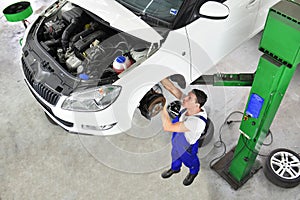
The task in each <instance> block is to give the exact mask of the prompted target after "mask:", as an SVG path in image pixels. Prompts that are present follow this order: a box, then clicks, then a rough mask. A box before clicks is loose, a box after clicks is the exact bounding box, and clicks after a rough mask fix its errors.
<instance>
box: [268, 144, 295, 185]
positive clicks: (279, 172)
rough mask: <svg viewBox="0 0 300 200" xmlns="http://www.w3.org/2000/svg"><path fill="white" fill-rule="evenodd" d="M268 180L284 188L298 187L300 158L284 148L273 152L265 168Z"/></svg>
mask: <svg viewBox="0 0 300 200" xmlns="http://www.w3.org/2000/svg"><path fill="white" fill-rule="evenodd" d="M264 174H265V176H266V178H267V179H268V180H269V181H270V182H272V183H274V184H275V185H277V186H280V187H283V188H292V187H296V186H297V185H299V183H300V156H299V154H297V153H295V152H293V151H291V150H289V149H284V148H279V149H275V150H273V151H272V152H271V153H270V154H269V156H268V157H267V159H266V162H265V166H264Z"/></svg>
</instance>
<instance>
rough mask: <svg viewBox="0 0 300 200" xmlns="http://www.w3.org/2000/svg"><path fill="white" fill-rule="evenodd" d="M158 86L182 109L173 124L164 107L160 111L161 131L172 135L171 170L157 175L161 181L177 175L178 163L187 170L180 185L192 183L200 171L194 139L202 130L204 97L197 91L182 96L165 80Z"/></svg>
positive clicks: (204, 95) (205, 115) (203, 127)
mask: <svg viewBox="0 0 300 200" xmlns="http://www.w3.org/2000/svg"><path fill="white" fill-rule="evenodd" d="M161 83H162V85H163V86H164V87H165V88H166V89H167V90H168V91H170V92H171V93H172V94H173V95H174V96H175V97H176V98H177V99H179V100H182V107H183V109H182V110H181V111H180V114H179V116H177V117H176V118H175V119H174V120H173V121H171V119H170V116H169V114H168V111H167V107H166V104H165V106H164V109H163V110H162V124H163V128H164V130H165V131H169V132H173V136H172V152H171V156H172V164H171V168H170V169H169V170H167V171H165V172H163V173H162V174H161V176H162V178H169V177H171V176H172V175H173V174H175V173H178V172H180V168H181V166H182V163H183V164H184V165H185V166H187V167H188V168H189V173H188V175H187V176H186V177H185V179H184V181H183V184H184V185H185V186H188V185H190V184H192V183H193V181H194V179H195V177H196V176H197V175H198V172H199V170H200V161H199V158H198V156H197V153H198V143H199V142H198V139H199V138H200V136H201V133H202V132H203V131H204V129H205V126H206V121H207V114H206V111H205V109H204V108H203V105H204V104H205V102H206V100H207V95H206V94H205V93H204V92H203V91H201V90H198V89H193V90H191V91H190V92H189V93H188V95H186V96H185V97H184V96H183V93H182V92H181V90H180V89H178V88H177V87H176V86H175V85H174V84H173V83H172V82H171V81H170V80H169V79H167V78H166V79H164V80H162V81H161Z"/></svg>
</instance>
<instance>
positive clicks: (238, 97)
mask: <svg viewBox="0 0 300 200" xmlns="http://www.w3.org/2000/svg"><path fill="white" fill-rule="evenodd" d="M47 2H48V1H46V0H45V1H39V2H38V1H32V6H33V8H34V9H35V11H36V13H35V14H37V13H39V12H40V10H42V9H43V7H42V6H44V5H46V4H47ZM8 3H9V2H5V5H4V3H3V2H1V5H0V8H1V10H2V9H3V8H4V7H5V6H7V4H8ZM34 17H35V15H33V16H32V17H30V18H29V20H32V19H33V18H34ZM0 22H1V23H0V44H1V45H0V52H1V55H0V63H1V65H0V69H1V70H0V88H1V90H0V94H1V98H0V103H1V108H0V121H1V126H0V200H10V199H16V200H19V199H22V200H27V199H63V200H73V199H151V200H152V199H204V200H206V199H207V200H219V199H225V200H227V199H228V200H229V199H249V200H250V199H286V200H290V199H291V200H293V199H295V200H299V199H300V192H299V191H300V190H299V188H300V186H298V187H296V188H292V189H283V188H280V187H277V186H275V185H273V184H272V183H270V182H269V181H268V180H267V179H266V178H265V176H264V174H263V171H262V170H260V171H259V172H258V173H257V174H256V175H254V177H253V178H252V179H250V180H249V181H248V182H247V183H246V184H245V185H244V186H243V187H242V188H240V189H239V190H237V191H235V190H233V189H232V188H231V187H230V186H229V185H228V184H227V183H226V182H225V181H224V180H223V179H222V178H220V177H219V175H217V174H216V173H215V172H214V171H212V170H211V169H210V168H209V162H210V161H211V160H212V159H213V158H215V157H216V156H218V155H219V154H220V153H221V152H222V149H217V148H215V147H214V146H213V143H214V142H215V141H216V140H217V136H218V129H219V128H220V126H221V124H222V123H223V121H224V120H225V118H226V116H227V115H228V114H230V113H231V112H232V111H236V110H240V111H243V109H244V106H245V102H246V100H247V96H248V92H249V88H216V87H211V86H207V87H203V86H202V87H200V88H201V89H203V90H205V91H206V92H207V93H208V94H209V102H208V103H207V110H208V111H209V113H210V118H211V119H212V120H213V122H214V125H215V137H214V139H213V141H212V142H211V143H210V144H208V145H207V146H205V147H203V148H202V149H200V152H199V157H200V159H201V171H200V173H199V176H198V177H197V178H196V179H195V181H194V183H193V184H192V185H191V186H189V187H184V186H183V184H182V181H183V179H184V177H185V176H186V174H187V173H188V171H187V169H186V168H184V167H183V170H182V172H181V173H179V174H177V175H174V176H173V177H171V178H170V179H168V180H163V179H162V178H161V177H160V174H161V172H162V171H163V170H164V169H167V168H168V164H169V162H170V155H169V151H170V134H169V133H163V131H162V130H161V124H160V120H159V118H155V119H154V120H153V121H152V122H151V123H149V122H147V121H143V119H140V118H139V116H138V113H137V115H136V116H135V119H134V122H133V128H132V129H131V130H129V131H127V132H126V133H123V134H120V135H117V136H112V137H94V136H83V135H78V134H70V133H68V132H66V131H64V130H63V129H61V128H60V127H58V126H54V125H51V124H50V123H49V122H48V120H47V119H46V117H45V115H44V113H43V111H42V109H41V108H40V106H39V105H38V104H37V102H36V101H35V99H34V98H33V97H32V95H31V94H30V92H29V90H28V88H26V86H25V83H24V80H23V78H22V74H21V69H20V56H21V47H20V45H19V44H18V43H19V39H20V38H21V37H22V35H23V32H24V28H23V26H22V24H21V23H8V22H6V20H5V19H4V17H3V16H2V17H1V19H0ZM260 36H261V34H258V35H257V36H255V37H254V38H253V39H251V40H250V41H248V42H246V43H245V44H243V45H242V46H241V47H240V48H239V49H237V50H235V51H234V52H232V53H231V54H230V55H228V56H227V57H225V58H224V59H223V60H222V62H221V63H219V64H218V65H217V66H216V67H215V68H214V69H212V70H211V73H213V72H253V71H254V70H255V68H256V66H257V63H258V59H259V56H260V55H261V53H259V52H258V50H257V48H258V43H259V40H260ZM299 88H300V69H297V71H296V74H295V76H294V78H293V80H292V82H291V84H290V86H289V89H288V91H287V93H286V96H285V97H284V100H283V102H282V105H281V107H280V109H279V111H278V114H277V116H276V118H275V120H274V122H273V125H272V127H271V130H272V132H273V135H274V142H273V143H272V145H271V146H268V147H262V149H261V151H260V153H261V154H268V153H269V152H270V151H271V150H273V149H276V148H279V147H285V148H289V149H292V150H294V151H296V152H300V146H299V141H300V135H299V133H298V132H299V129H300V118H299V117H298V114H299V113H300V106H299V105H300V104H299V101H300V90H299ZM240 117H241V116H239V115H234V116H233V117H232V118H233V119H240ZM153 133H155V134H153ZM238 136H239V133H238V124H234V125H231V126H229V127H225V128H224V132H223V138H224V141H225V143H226V144H227V148H228V149H230V148H232V147H233V146H235V144H236V143H237V139H238ZM269 140H270V138H267V139H266V142H269ZM149 155H151V156H149ZM257 160H258V161H259V162H261V163H263V162H264V157H258V158H257Z"/></svg>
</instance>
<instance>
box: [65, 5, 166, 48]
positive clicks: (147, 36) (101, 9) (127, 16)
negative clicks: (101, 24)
mask: <svg viewBox="0 0 300 200" xmlns="http://www.w3.org/2000/svg"><path fill="white" fill-rule="evenodd" d="M70 2H72V3H74V4H76V5H79V6H81V7H82V8H85V9H87V10H89V11H90V12H92V13H94V14H96V15H97V16H99V17H101V18H102V19H103V20H105V21H107V22H108V23H109V24H110V26H112V27H114V28H117V29H119V30H121V31H123V32H126V33H129V34H131V35H133V36H135V37H138V38H140V39H143V40H145V41H147V42H151V43H159V41H160V40H161V39H163V38H162V36H161V35H159V34H158V33H157V32H156V31H155V30H154V29H153V28H152V27H151V26H150V25H148V24H147V23H146V22H144V21H143V20H142V19H140V18H139V17H138V16H136V15H135V14H134V13H133V12H131V11H130V10H128V9H127V8H126V7H124V6H123V5H121V4H120V3H118V2H116V1H114V0H85V1H81V0H70Z"/></svg>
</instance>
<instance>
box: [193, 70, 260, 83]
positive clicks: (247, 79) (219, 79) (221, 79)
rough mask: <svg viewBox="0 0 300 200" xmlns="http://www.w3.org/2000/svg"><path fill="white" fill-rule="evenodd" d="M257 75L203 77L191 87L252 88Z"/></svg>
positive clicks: (220, 74)
mask: <svg viewBox="0 0 300 200" xmlns="http://www.w3.org/2000/svg"><path fill="white" fill-rule="evenodd" d="M254 76H255V74H253V73H252V74H251V73H243V74H242V73H241V74H223V73H217V74H214V75H202V76H201V77H200V78H198V79H196V80H195V81H194V82H192V83H191V85H213V86H252V83H253V80H254Z"/></svg>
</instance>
